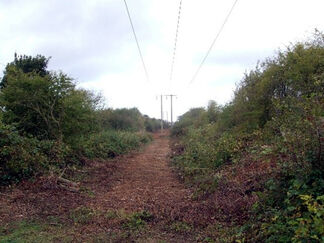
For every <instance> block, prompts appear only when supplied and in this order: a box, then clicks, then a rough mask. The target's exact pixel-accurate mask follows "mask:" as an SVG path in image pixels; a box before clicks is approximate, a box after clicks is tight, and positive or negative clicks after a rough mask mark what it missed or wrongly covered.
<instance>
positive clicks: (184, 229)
mask: <svg viewBox="0 0 324 243" xmlns="http://www.w3.org/2000/svg"><path fill="white" fill-rule="evenodd" d="M169 227H170V229H171V230H172V231H175V232H177V233H189V232H191V230H192V226H191V225H189V224H187V223H185V222H181V221H176V222H173V223H172V224H171V225H170V226H169Z"/></svg>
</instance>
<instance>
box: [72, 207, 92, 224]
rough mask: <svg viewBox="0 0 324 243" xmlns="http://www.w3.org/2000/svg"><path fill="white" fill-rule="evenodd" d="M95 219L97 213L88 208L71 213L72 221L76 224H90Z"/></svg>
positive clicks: (81, 208)
mask: <svg viewBox="0 0 324 243" xmlns="http://www.w3.org/2000/svg"><path fill="white" fill-rule="evenodd" d="M94 217H95V211H94V210H93V209H90V208H86V207H79V208H76V209H74V210H73V211H71V212H70V219H71V220H72V221H73V223H74V224H88V223H89V222H91V220H92V219H93V218H94Z"/></svg>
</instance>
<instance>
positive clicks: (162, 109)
mask: <svg viewBox="0 0 324 243" xmlns="http://www.w3.org/2000/svg"><path fill="white" fill-rule="evenodd" d="M162 131H163V95H161V132H162Z"/></svg>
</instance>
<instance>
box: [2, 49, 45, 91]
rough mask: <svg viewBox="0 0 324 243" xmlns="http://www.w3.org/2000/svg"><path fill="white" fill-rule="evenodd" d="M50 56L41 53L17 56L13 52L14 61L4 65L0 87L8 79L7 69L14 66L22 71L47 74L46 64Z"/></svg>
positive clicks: (40, 74)
mask: <svg viewBox="0 0 324 243" xmlns="http://www.w3.org/2000/svg"><path fill="white" fill-rule="evenodd" d="M49 59H50V58H46V57H44V56H42V55H37V56H36V57H32V56H26V55H21V56H17V54H16V53H15V58H14V61H13V62H11V63H9V64H8V65H7V66H6V70H5V71H4V76H3V78H2V80H1V82H0V88H3V87H5V86H6V84H7V81H8V73H7V70H9V69H11V68H12V67H15V68H17V69H19V70H21V71H22V72H23V73H36V74H38V75H39V76H41V77H44V76H46V75H47V74H49V72H48V71H47V64H48V62H49Z"/></svg>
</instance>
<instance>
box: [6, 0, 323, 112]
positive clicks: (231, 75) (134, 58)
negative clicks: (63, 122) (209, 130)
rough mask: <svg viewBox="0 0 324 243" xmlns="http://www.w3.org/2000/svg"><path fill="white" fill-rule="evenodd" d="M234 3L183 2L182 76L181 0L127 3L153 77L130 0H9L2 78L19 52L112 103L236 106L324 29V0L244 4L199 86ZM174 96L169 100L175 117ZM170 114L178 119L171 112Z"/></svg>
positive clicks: (153, 107) (156, 108)
mask: <svg viewBox="0 0 324 243" xmlns="http://www.w3.org/2000/svg"><path fill="white" fill-rule="evenodd" d="M233 2H234V0H183V2H182V14H181V20H180V29H179V37H178V49H177V53H176V59H175V66H174V76H173V80H172V81H171V82H170V80H169V76H170V66H171V60H172V51H173V45H174V37H175V30H176V21H177V14H178V5H179V0H127V3H128V5H129V9H130V14H131V16H132V19H133V22H134V27H135V30H136V33H137V37H138V40H139V44H140V46H141V49H142V52H143V57H144V61H145V64H146V66H147V70H148V73H149V77H150V81H149V82H148V81H147V80H146V78H145V73H144V71H143V67H142V64H141V60H140V57H139V54H138V50H137V47H136V43H135V41H134V36H133V34H132V30H131V26H130V24H129V21H128V18H127V12H126V10H125V6H124V2H123V0H0V72H1V73H2V71H3V68H4V66H5V64H7V63H8V62H11V61H12V60H13V57H14V53H15V52H17V54H26V55H36V54H42V55H45V56H47V57H49V56H51V57H52V58H51V60H50V63H49V68H50V69H51V70H62V71H63V72H65V73H67V74H69V75H70V76H71V77H73V78H74V79H75V80H76V81H77V82H78V86H79V87H83V88H87V89H91V90H94V91H97V92H99V91H100V92H101V93H102V94H103V96H104V97H105V102H106V104H107V106H108V107H113V108H121V107H137V108H139V110H140V111H141V112H142V113H144V114H148V115H150V116H153V117H159V116H160V104H159V100H157V99H156V96H157V95H159V94H170V93H172V94H176V95H178V98H177V99H176V100H175V102H174V105H175V107H174V111H175V116H178V115H180V114H182V113H184V112H185V111H187V110H188V109H189V108H191V107H199V106H206V105H207V103H208V101H209V100H216V101H217V102H218V103H220V104H225V103H226V102H228V101H230V100H231V98H232V95H233V90H234V89H235V84H236V83H237V82H239V81H240V80H241V78H242V77H243V75H244V73H245V72H246V71H248V70H251V69H252V68H254V67H255V65H256V64H257V62H258V60H264V59H265V58H266V57H270V56H273V55H274V54H275V53H276V51H277V50H278V49H279V48H281V49H284V48H285V47H286V46H287V45H289V43H291V42H296V41H298V40H305V39H306V38H307V37H310V36H311V34H312V33H313V32H314V29H315V28H317V29H319V30H320V31H324V14H323V9H324V1H323V0H239V1H238V3H237V5H236V7H235V9H234V11H233V12H232V15H231V17H230V19H229V21H228V22H227V24H226V25H225V28H224V30H223V32H222V33H221V35H220V37H219V39H218V41H217V42H216V44H215V46H214V48H213V50H212V52H211V53H210V55H209V57H208V59H207V60H206V62H205V65H204V66H203V68H202V69H201V71H200V73H199V75H198V76H197V79H196V80H195V81H194V82H193V83H192V84H189V83H190V80H191V78H192V76H193V75H194V73H195V71H196V69H197V67H198V65H199V64H200V62H201V60H202V58H203V57H204V55H205V54H206V52H207V49H208V48H209V46H210V45H211V42H212V41H213V39H214V38H215V36H216V34H217V32H218V30H219V28H220V26H221V24H222V23H223V21H224V19H225V17H226V15H227V14H228V12H229V10H230V8H231V6H232V4H233ZM169 103H170V100H169V99H168V100H164V104H165V106H166V107H165V108H166V109H165V110H166V111H169V106H170V104H169ZM169 118H170V114H169Z"/></svg>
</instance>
